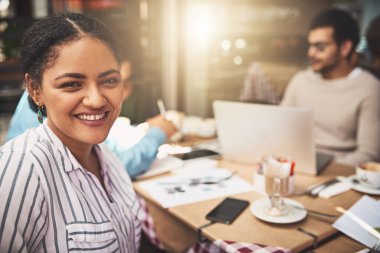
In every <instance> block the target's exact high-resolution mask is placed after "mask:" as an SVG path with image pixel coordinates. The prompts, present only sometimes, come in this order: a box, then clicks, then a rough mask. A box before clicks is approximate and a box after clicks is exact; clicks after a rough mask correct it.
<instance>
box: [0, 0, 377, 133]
mask: <svg viewBox="0 0 380 253" xmlns="http://www.w3.org/2000/svg"><path fill="white" fill-rule="evenodd" d="M331 6H338V7H342V8H345V9H347V10H349V11H350V12H352V13H353V14H354V16H355V17H356V18H357V19H358V21H359V24H360V27H361V30H362V34H363V33H364V32H365V29H366V27H367V25H368V23H369V21H370V20H371V19H372V18H373V17H374V16H376V15H378V14H380V1H379V0H265V1H264V0H0V132H1V134H2V135H4V133H5V131H6V127H7V122H8V121H9V119H10V117H11V115H12V113H13V111H14V109H15V107H16V105H17V102H18V100H19V98H20V96H21V94H22V92H23V87H22V76H21V75H20V70H19V64H18V54H19V46H20V40H21V38H22V35H23V32H24V31H25V29H26V28H27V27H28V26H29V25H30V24H31V23H32V22H33V21H34V20H37V19H40V18H42V17H45V16H48V15H51V14H52V13H55V12H60V11H63V10H67V9H69V10H74V11H78V12H82V13H85V14H87V15H89V16H92V17H95V18H97V19H99V20H100V21H102V22H103V23H105V24H106V25H107V26H108V27H110V28H111V29H112V30H113V31H114V33H115V34H116V36H117V37H118V39H119V40H120V42H121V45H122V51H123V56H124V57H126V58H127V59H129V61H130V62H131V65H132V79H131V80H132V83H133V92H132V94H131V96H130V97H129V99H128V101H127V102H126V103H127V104H126V108H127V109H126V110H124V111H123V114H124V115H123V116H127V117H129V118H130V119H131V121H132V123H140V122H142V121H144V120H145V119H146V118H147V117H150V116H152V115H155V114H157V113H158V108H157V105H156V101H157V99H158V98H162V99H163V101H164V102H165V104H166V107H167V109H175V110H179V111H182V112H185V113H186V114H187V115H195V116H200V117H212V116H213V115H212V101H213V100H215V99H225V100H239V99H240V94H241V91H242V87H243V82H244V76H245V74H246V72H247V69H248V67H249V66H250V64H252V62H259V63H260V66H261V69H262V70H263V71H264V72H265V76H266V78H267V79H268V80H269V81H270V83H271V85H272V87H273V89H274V90H275V92H276V93H277V94H278V96H279V97H281V96H282V94H283V91H284V89H285V87H286V85H287V83H288V81H289V79H290V77H291V76H292V75H293V74H294V73H295V72H296V71H298V70H300V69H303V68H305V67H307V59H306V48H307V43H306V38H307V26H308V24H309V21H310V19H311V18H312V17H313V16H314V15H315V14H316V13H317V12H319V11H320V10H322V9H325V8H328V7H331ZM358 50H359V51H365V42H364V41H362V43H361V44H360V46H359V48H358Z"/></svg>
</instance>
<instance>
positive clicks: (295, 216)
mask: <svg viewBox="0 0 380 253" xmlns="http://www.w3.org/2000/svg"><path fill="white" fill-rule="evenodd" d="M284 201H285V204H289V205H290V206H288V208H289V212H288V214H286V215H284V216H271V215H268V214H267V213H266V212H265V211H264V207H265V206H268V205H269V204H270V200H269V198H262V199H259V200H256V201H255V202H253V203H252V205H251V213H252V214H253V215H255V216H256V217H257V218H258V219H260V220H263V221H267V222H272V223H278V224H287V223H294V222H297V221H300V220H303V219H304V218H305V217H306V215H307V211H306V210H303V209H298V208H295V207H292V205H293V206H298V207H300V208H304V206H303V205H302V204H301V203H299V202H298V201H295V200H292V199H284Z"/></svg>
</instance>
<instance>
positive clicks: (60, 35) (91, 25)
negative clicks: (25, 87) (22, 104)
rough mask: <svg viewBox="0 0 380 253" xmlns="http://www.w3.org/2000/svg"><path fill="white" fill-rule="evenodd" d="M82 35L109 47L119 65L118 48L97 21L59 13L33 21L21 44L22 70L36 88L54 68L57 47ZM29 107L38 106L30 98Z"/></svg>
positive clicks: (78, 15)
mask: <svg viewBox="0 0 380 253" xmlns="http://www.w3.org/2000/svg"><path fill="white" fill-rule="evenodd" d="M84 36H90V37H93V38H96V39H98V40H100V41H102V42H104V44H105V45H107V46H108V47H109V49H110V50H111V52H112V53H113V54H114V56H115V58H116V60H117V61H118V62H119V63H120V54H119V47H118V44H117V42H116V40H115V39H114V36H113V35H112V33H111V32H110V31H109V30H108V29H107V28H106V27H105V26H104V25H103V24H102V23H100V22H99V21H97V20H95V19H92V18H88V17H86V16H85V15H83V14H80V13H72V12H67V13H62V14H58V15H54V16H50V17H46V18H44V19H41V20H39V21H37V22H35V23H34V24H33V25H32V26H31V27H30V28H29V29H28V30H27V31H26V33H25V35H24V38H23V40H22V43H21V53H20V56H21V57H20V58H21V70H22V72H23V74H24V75H25V74H26V73H28V74H29V75H30V76H31V78H32V79H33V81H34V84H35V85H41V83H42V74H43V72H44V71H45V70H46V69H48V68H49V67H51V66H52V65H54V62H55V60H56V59H57V58H58V56H59V46H61V45H64V44H68V43H70V42H74V41H78V40H80V39H81V38H83V37H84ZM28 99H29V105H30V106H31V107H32V109H33V110H34V111H37V109H38V108H37V106H36V105H35V103H34V102H33V100H32V99H31V98H30V96H29V98H28Z"/></svg>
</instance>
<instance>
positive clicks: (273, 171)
mask: <svg viewBox="0 0 380 253" xmlns="http://www.w3.org/2000/svg"><path fill="white" fill-rule="evenodd" d="M261 164H262V168H263V174H264V177H265V192H266V193H267V194H268V196H269V199H270V202H269V205H266V206H265V207H264V211H265V213H266V214H268V215H271V216H284V215H287V214H288V212H289V208H288V207H287V206H286V205H285V202H284V198H283V196H285V195H287V194H288V193H289V179H290V176H291V174H292V170H293V167H294V162H293V160H292V159H291V158H290V157H289V156H287V155H266V156H264V157H263V158H262V163H261Z"/></svg>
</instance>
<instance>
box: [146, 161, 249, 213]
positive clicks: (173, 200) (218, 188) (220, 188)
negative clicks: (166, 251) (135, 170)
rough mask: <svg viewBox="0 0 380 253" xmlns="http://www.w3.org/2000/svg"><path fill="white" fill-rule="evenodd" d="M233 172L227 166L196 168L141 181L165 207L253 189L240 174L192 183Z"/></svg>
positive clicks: (225, 175) (147, 190)
mask: <svg viewBox="0 0 380 253" xmlns="http://www.w3.org/2000/svg"><path fill="white" fill-rule="evenodd" d="M230 174H231V172H230V171H228V170H226V169H220V168H212V167H211V168H208V169H204V168H203V169H202V170H200V169H196V168H194V170H192V171H189V170H187V171H186V173H181V174H177V175H174V176H169V177H165V178H159V179H152V180H149V181H144V182H140V183H139V185H140V186H141V187H142V188H143V189H144V191H146V192H148V193H149V194H150V195H151V196H152V197H153V198H154V199H155V200H156V201H157V202H159V203H160V204H161V205H162V206H163V207H165V208H169V207H173V206H178V205H184V204H189V203H194V202H198V201H203V200H207V199H213V198H218V197H221V196H229V195H233V194H237V193H241V192H247V191H251V190H253V188H252V185H251V184H250V183H248V182H247V181H245V180H243V179H241V178H239V177H238V176H236V175H234V176H232V177H231V178H230V179H228V180H224V181H222V182H220V183H218V184H198V185H190V184H189V182H191V180H197V179H201V180H212V181H214V180H218V179H219V180H220V179H223V178H225V177H228V176H229V175H230Z"/></svg>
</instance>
